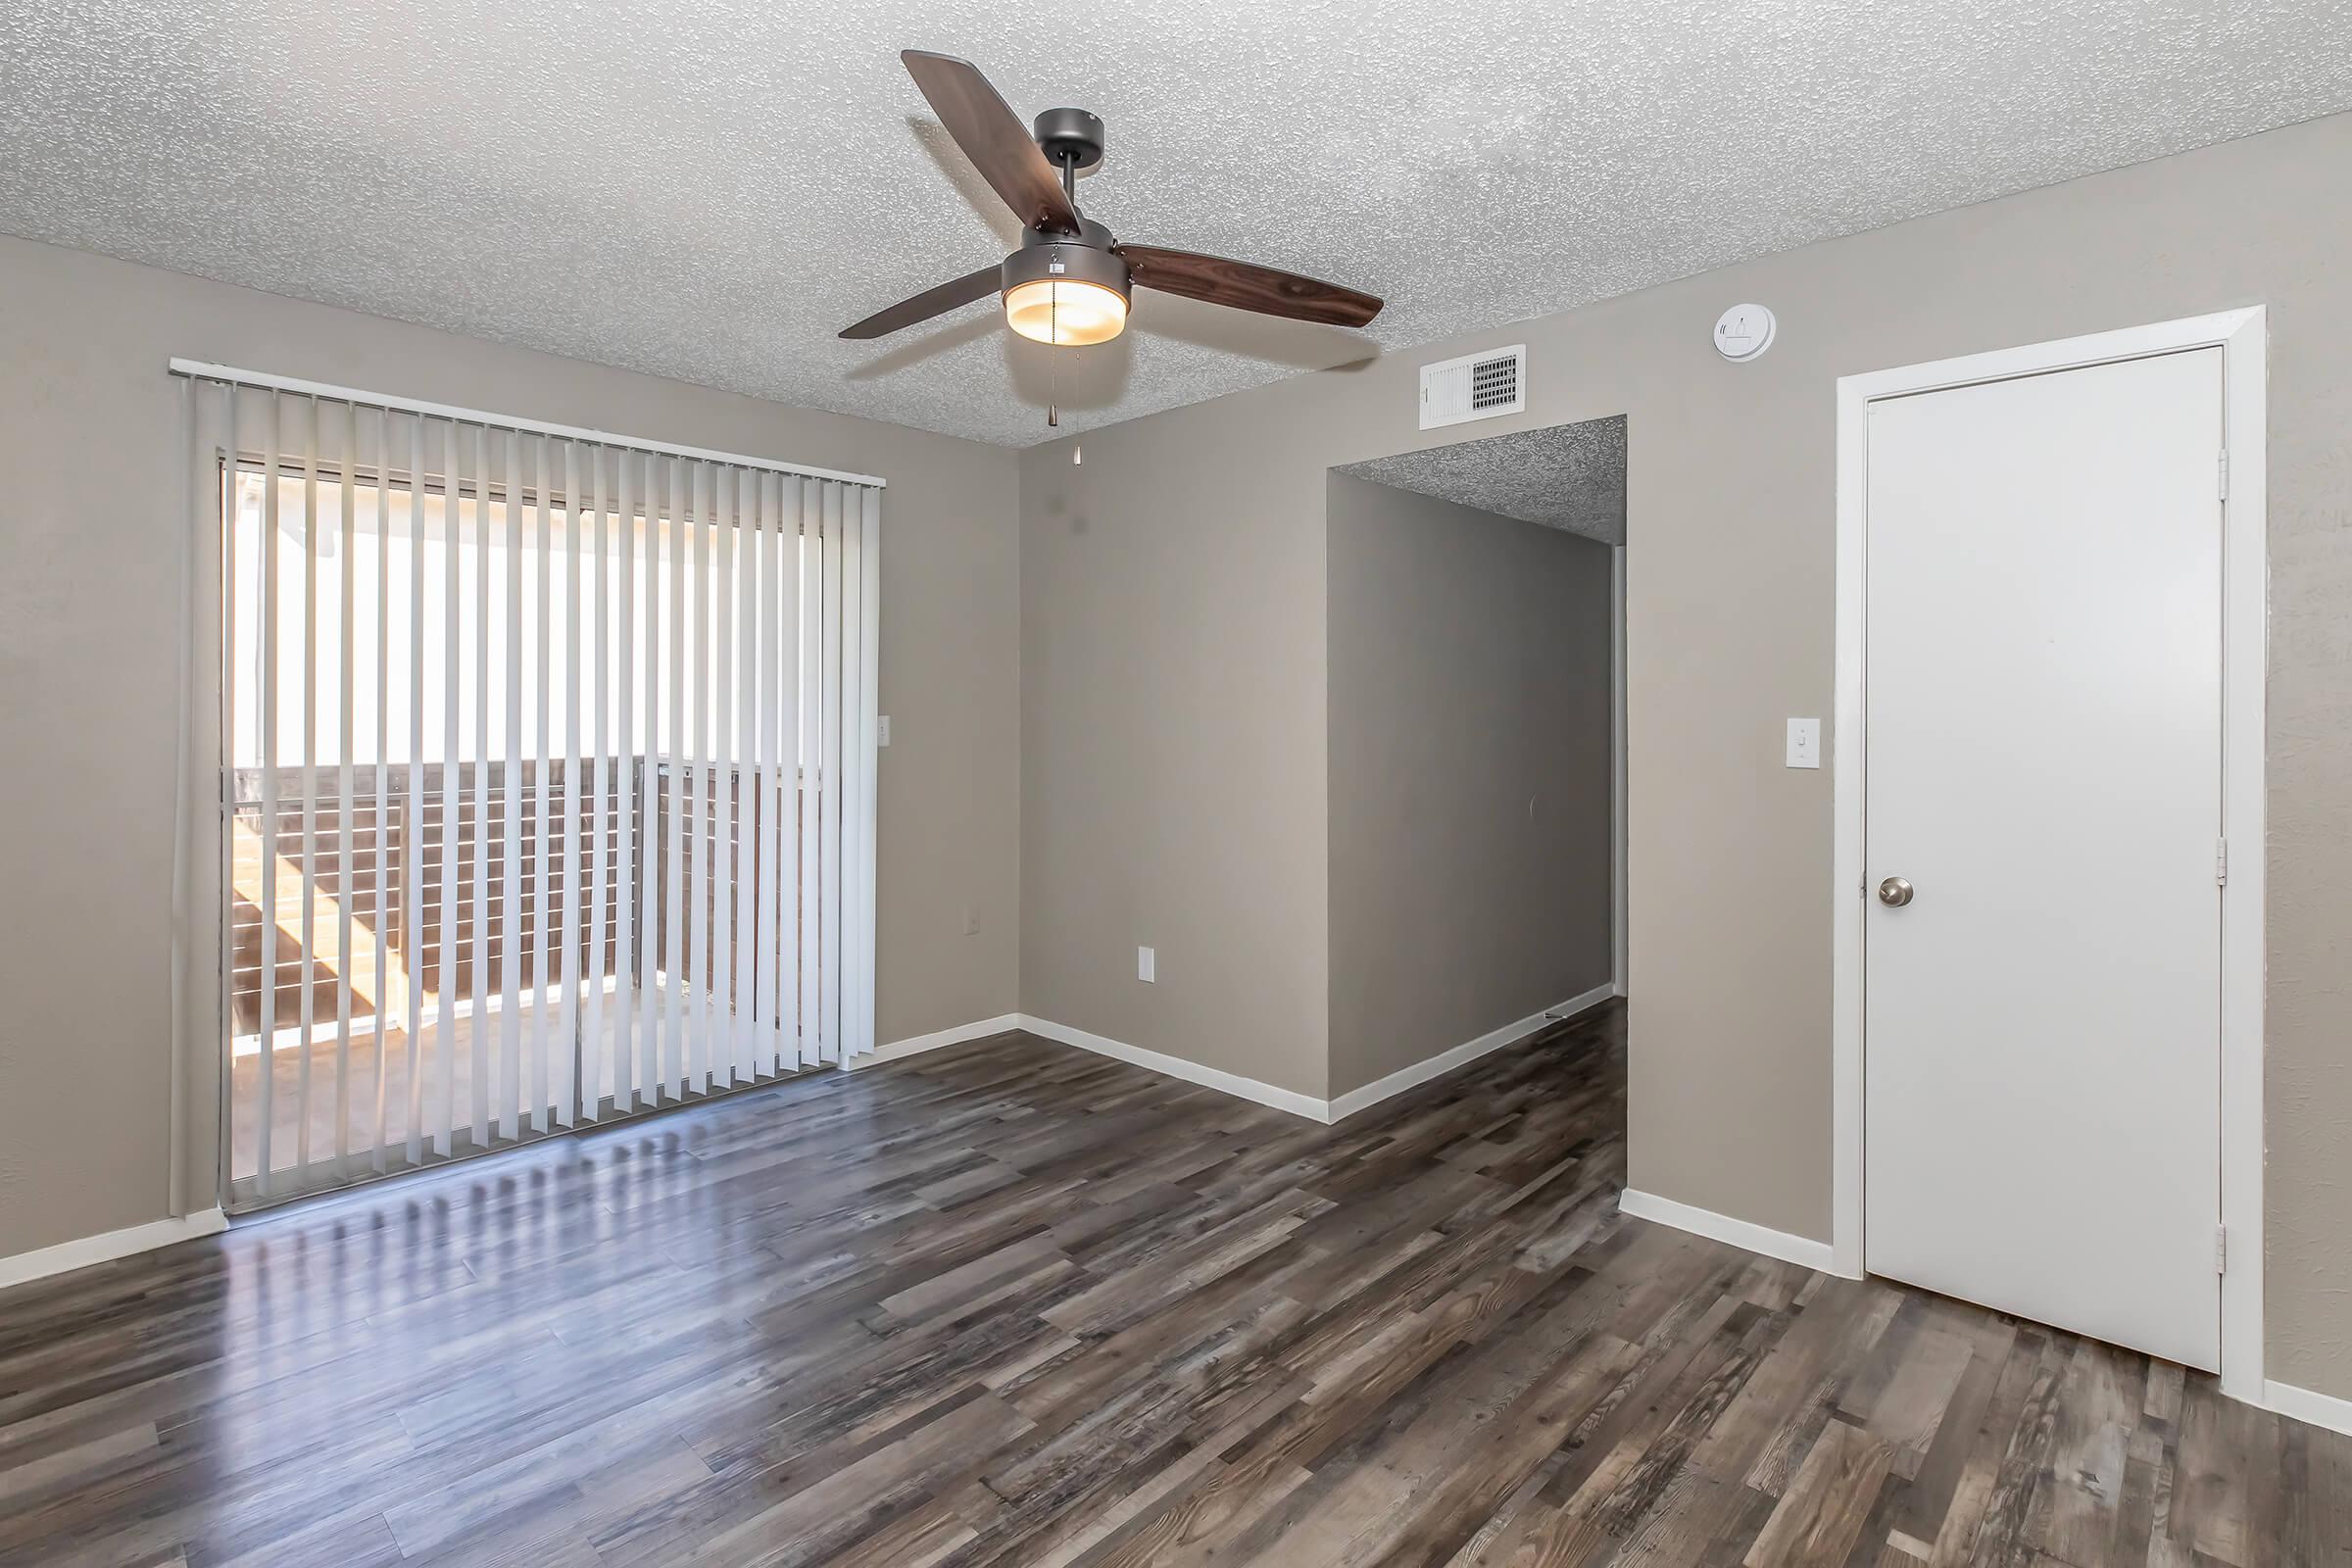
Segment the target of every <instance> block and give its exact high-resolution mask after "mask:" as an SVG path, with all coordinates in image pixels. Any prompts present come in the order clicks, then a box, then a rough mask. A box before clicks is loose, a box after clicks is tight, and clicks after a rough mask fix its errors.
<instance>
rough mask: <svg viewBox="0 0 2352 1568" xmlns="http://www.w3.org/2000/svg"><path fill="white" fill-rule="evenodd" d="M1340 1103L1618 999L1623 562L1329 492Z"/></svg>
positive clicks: (1497, 526)
mask: <svg viewBox="0 0 2352 1568" xmlns="http://www.w3.org/2000/svg"><path fill="white" fill-rule="evenodd" d="M1328 517H1329V529H1328V534H1327V538H1326V541H1325V543H1326V548H1327V550H1328V552H1329V582H1330V595H1331V599H1330V608H1329V615H1330V627H1331V654H1330V660H1331V668H1330V682H1331V691H1330V697H1329V704H1330V715H1331V750H1330V768H1331V780H1330V792H1331V830H1330V831H1331V849H1330V854H1331V893H1330V901H1331V1004H1330V1007H1331V1093H1332V1094H1333V1095H1334V1096H1338V1095H1343V1094H1346V1093H1347V1092H1348V1090H1350V1089H1355V1088H1358V1087H1360V1086H1361V1085H1364V1084H1368V1083H1371V1082H1373V1081H1374V1080H1376V1079H1380V1078H1385V1077H1387V1076H1388V1075H1389V1074H1390V1073H1393V1072H1397V1071H1400V1070H1402V1069H1403V1068H1406V1067H1410V1066H1412V1065H1413V1064H1414V1063H1415V1062H1418V1061H1421V1060H1423V1059H1425V1058H1427V1057H1430V1056H1434V1055H1436V1054H1439V1053H1441V1052H1443V1051H1445V1050H1446V1049H1448V1048H1450V1047H1452V1046H1457V1045H1460V1044H1462V1043H1463V1042H1464V1041H1468V1040H1474V1039H1476V1038H1478V1037H1479V1036H1480V1035H1483V1034H1485V1033H1487V1032H1488V1031H1489V1030H1492V1029H1498V1028H1501V1027H1502V1026H1503V1025H1505V1024H1508V1023H1511V1022H1514V1021H1515V1020H1517V1019H1520V1018H1525V1017H1529V1016H1531V1015H1532V1014H1534V1013H1537V1012H1541V1011H1542V1010H1543V1009H1544V1008H1545V1007H1548V1006H1550V1005H1553V1004H1555V1003H1558V1002H1561V1001H1564V1000H1566V999H1568V998H1570V997H1576V996H1581V995H1583V994H1584V993H1586V992H1588V991H1591V990H1592V989H1593V987H1595V986H1604V985H1607V984H1608V983H1609V971H1610V967H1611V958H1612V955H1611V951H1610V944H1609V918H1610V885H1609V838H1610V818H1609V788H1610V777H1609V687H1610V683H1611V678H1612V664H1613V659H1612V656H1611V650H1610V647H1609V638H1610V625H1609V573H1610V551H1609V547H1608V546H1607V545H1604V544H1598V543H1595V542H1594V541H1593V540H1590V539H1584V538H1580V537H1579V536H1577V535H1576V534H1573V533H1566V532H1563V531H1561V530H1559V529H1557V528H1548V527H1544V526H1542V525H1540V524H1537V523H1532V522H1520V521H1514V520H1513V519H1511V518H1509V517H1501V516H1497V515H1495V514H1494V513H1491V512H1480V511H1475V510H1473V509H1471V508H1469V507H1461V506H1455V505H1453V504H1452V503H1450V502H1446V501H1439V500H1435V499H1433V498H1431V497H1428V496H1422V495H1415V494H1413V493H1411V492H1410V491H1405V490H1397V489H1393V488H1391V487H1389V486H1387V485H1380V484H1372V483H1367V482H1366V481H1364V480H1362V479H1354V478H1350V477H1348V475H1346V474H1339V473H1335V474H1333V475H1332V476H1331V479H1330V503H1329V511H1328Z"/></svg>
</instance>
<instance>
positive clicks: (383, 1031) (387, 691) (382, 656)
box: [368, 409, 408, 1176]
mask: <svg viewBox="0 0 2352 1568" xmlns="http://www.w3.org/2000/svg"><path fill="white" fill-rule="evenodd" d="M374 422H375V471H376V487H375V843H374V849H375V854H374V885H375V921H374V925H373V930H374V934H375V1000H374V1004H373V1005H374V1010H375V1097H374V1100H375V1103H374V1124H373V1125H374V1143H373V1144H372V1146H371V1147H370V1149H369V1152H368V1167H369V1168H370V1169H371V1170H373V1171H374V1172H375V1174H377V1175H379V1176H380V1175H382V1174H383V1173H384V1140H385V1137H386V1131H387V1130H386V1127H385V1119H386V1118H385V1110H386V1106H385V1097H386V1095H387V1093H388V1090H389V1083H388V1080H389V1079H390V1077H391V1072H390V1062H389V1059H388V1058H389V1057H390V1056H391V1054H392V1044H391V1041H390V1040H389V1039H388V1038H386V1037H387V1036H388V1035H389V1033H390V1031H391V1026H392V1018H393V1013H392V1006H391V1002H392V998H393V996H394V989H393V986H392V984H391V975H392V923H391V915H392V905H391V888H392V864H391V856H392V810H391V799H390V798H391V794H392V416H391V414H390V413H389V412H388V411H386V410H383V409H378V410H376V411H375V421H374ZM400 961H401V963H402V965H403V966H404V967H405V966H406V965H407V963H408V955H407V954H406V953H403V954H402V955H401V956H400Z"/></svg>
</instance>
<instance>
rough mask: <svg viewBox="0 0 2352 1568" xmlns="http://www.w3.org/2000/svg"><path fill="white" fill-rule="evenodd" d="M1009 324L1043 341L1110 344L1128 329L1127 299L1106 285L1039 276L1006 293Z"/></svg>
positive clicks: (1006, 312)
mask: <svg viewBox="0 0 2352 1568" xmlns="http://www.w3.org/2000/svg"><path fill="white" fill-rule="evenodd" d="M1005 324H1006V325H1007V326H1010V327H1011V328H1012V329H1013V330H1014V331H1015V332H1018V333H1020V334H1021V336H1023V337H1025V338H1030V339H1032V340H1034V341H1036V342H1039V343H1054V344H1060V345H1078V344H1087V343H1107V342H1109V341H1110V340H1111V339H1112V338H1114V337H1117V336H1118V335H1119V334H1120V333H1121V332H1123V331H1125V330H1126V329H1127V299H1126V296H1124V295H1122V294H1121V293H1119V292H1118V290H1116V289H1113V288H1108V287H1105V286H1104V285H1103V284H1101V283H1088V282H1084V281H1081V280H1076V279H1072V278H1037V279H1033V280H1032V281H1030V282H1026V283H1015V284H1014V285H1013V286H1012V287H1010V288H1008V289H1006V290H1005Z"/></svg>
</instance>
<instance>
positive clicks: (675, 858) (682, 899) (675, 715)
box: [662, 459, 691, 1099]
mask: <svg viewBox="0 0 2352 1568" xmlns="http://www.w3.org/2000/svg"><path fill="white" fill-rule="evenodd" d="M667 466H668V469H669V529H668V542H667V546H666V550H665V554H666V555H667V557H668V567H669V757H668V759H667V767H666V769H665V772H666V774H667V776H668V780H669V849H668V862H669V863H668V870H669V881H668V884H667V892H666V899H665V903H664V905H663V908H662V913H663V916H664V919H663V922H662V923H663V933H662V935H663V942H662V963H663V966H664V967H665V969H666V970H667V973H668V981H669V984H668V999H667V1003H668V1005H667V1008H666V1010H665V1011H664V1013H663V1015H662V1077H663V1078H664V1079H665V1080H666V1081H667V1082H668V1085H669V1093H670V1096H671V1098H673V1099H674V1098H676V1097H677V1096H679V1095H681V1094H683V1093H685V1089H686V1078H687V1075H688V1073H689V1072H690V1071H691V1064H690V1062H689V1061H688V1059H687V1054H686V1041H685V1032H686V961H685V960H686V878H685V869H684V867H685V855H686V767H685V759H686V630H685V627H686V504H685V496H686V484H687V479H688V476H687V475H686V473H685V472H684V468H685V465H684V464H682V463H680V462H678V461H677V460H675V459H672V460H671V461H670V462H669V464H668V465H667Z"/></svg>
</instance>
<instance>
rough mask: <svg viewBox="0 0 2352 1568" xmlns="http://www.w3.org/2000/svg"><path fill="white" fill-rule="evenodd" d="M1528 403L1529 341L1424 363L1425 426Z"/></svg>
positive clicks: (1505, 411) (1519, 407) (1519, 409)
mask: <svg viewBox="0 0 2352 1568" xmlns="http://www.w3.org/2000/svg"><path fill="white" fill-rule="evenodd" d="M1526 408H1527V345H1526V344H1524V343H1514V344H1512V345H1511V346H1510V347H1509V348H1507V349H1489V350H1487V351H1486V352H1485V353H1483V354H1465V355H1463V356H1462V357H1461V358H1460V359H1458V360H1444V361H1441V362H1440V363H1438V364H1436V365H1424V366H1423V367H1421V428H1422V429H1424V430H1428V429H1432V428H1434V427H1436V426H1438V425H1441V424H1461V423H1463V422H1464V421H1466V420H1470V419H1491V418H1493V417H1495V416H1496V415H1498V414H1518V413H1520V412H1522V411H1524V410H1525V409H1526Z"/></svg>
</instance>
